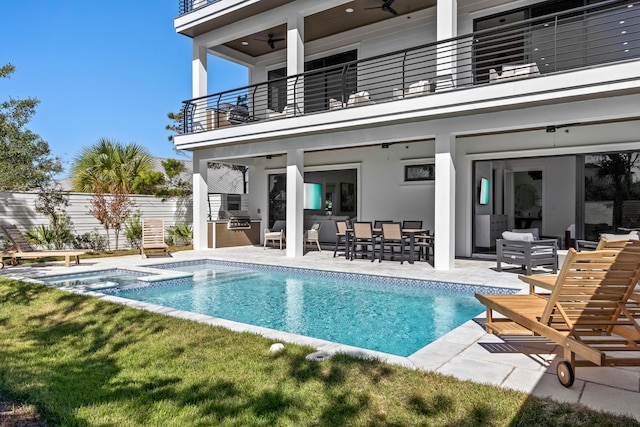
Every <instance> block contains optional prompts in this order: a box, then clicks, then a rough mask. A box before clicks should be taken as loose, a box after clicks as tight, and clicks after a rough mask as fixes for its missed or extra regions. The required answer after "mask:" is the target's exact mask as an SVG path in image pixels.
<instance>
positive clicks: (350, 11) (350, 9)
mask: <svg viewBox="0 0 640 427" xmlns="http://www.w3.org/2000/svg"><path fill="white" fill-rule="evenodd" d="M344 11H345V12H347V13H353V9H352V8H350V7H348V8H346V9H345V10H344Z"/></svg>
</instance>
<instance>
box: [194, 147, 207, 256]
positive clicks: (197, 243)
mask: <svg viewBox="0 0 640 427" xmlns="http://www.w3.org/2000/svg"><path fill="white" fill-rule="evenodd" d="M208 192H209V191H208V188H207V160H205V159H201V158H200V157H199V156H198V152H197V151H194V152H193V249H195V250H202V249H207V246H208V245H207V213H208V212H209V207H208V206H207V204H208V203H209V201H208V198H207V196H208Z"/></svg>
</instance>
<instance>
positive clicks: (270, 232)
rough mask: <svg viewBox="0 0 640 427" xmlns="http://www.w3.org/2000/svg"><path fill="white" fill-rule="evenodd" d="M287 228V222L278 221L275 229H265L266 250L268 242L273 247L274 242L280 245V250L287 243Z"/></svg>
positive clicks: (274, 225) (274, 226)
mask: <svg viewBox="0 0 640 427" xmlns="http://www.w3.org/2000/svg"><path fill="white" fill-rule="evenodd" d="M286 228H287V222H286V221H282V220H278V221H276V222H275V223H274V224H273V227H271V228H270V229H269V228H265V229H264V249H266V248H267V241H270V242H271V245H272V246H273V244H274V242H279V243H280V250H282V246H283V244H284V243H285V229H286Z"/></svg>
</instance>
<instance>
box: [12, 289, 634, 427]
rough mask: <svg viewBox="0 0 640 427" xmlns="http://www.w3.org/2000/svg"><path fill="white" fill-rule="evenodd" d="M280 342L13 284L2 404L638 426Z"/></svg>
mask: <svg viewBox="0 0 640 427" xmlns="http://www.w3.org/2000/svg"><path fill="white" fill-rule="evenodd" d="M272 343H273V341H271V340H268V339H265V338H262V337H259V336H256V335H251V334H240V333H235V332H230V331H227V330H225V329H222V328H217V327H211V326H207V325H202V324H197V323H193V322H189V321H185V320H180V319H175V318H170V317H165V316H161V315H157V314H152V313H147V312H142V311H137V310H134V309H131V308H127V307H124V306H119V305H116V304H111V303H108V302H104V301H99V300H97V299H94V298H89V297H84V296H80V295H75V294H70V293H64V292H61V291H58V290H55V289H50V288H47V287H45V286H40V285H34V284H29V283H24V282H19V281H14V280H7V279H2V278H0V395H4V397H7V398H11V399H14V400H16V401H20V402H23V403H27V404H34V405H35V407H36V408H37V410H38V412H39V413H40V414H42V416H43V417H44V418H45V421H46V422H47V423H48V425H65V426H66V425H71V426H73V425H91V426H141V425H153V426H218V425H222V426H387V425H392V426H409V425H421V426H422V425H424V426H481V425H492V426H493V425H495V426H529V425H536V426H544V425H548V426H558V425H590V426H605V425H616V426H627V425H629V426H630V425H638V423H636V422H635V421H633V420H630V419H627V418H623V417H614V416H611V415H604V414H600V413H597V412H594V411H590V410H588V409H585V408H584V407H580V406H577V405H568V404H559V403H553V402H551V401H546V400H541V399H537V398H532V397H529V396H527V395H525V394H522V393H516V392H511V391H506V390H502V389H498V388H495V387H491V386H482V385H477V384H474V383H471V382H461V381H457V380H455V379H453V378H449V377H444V376H440V375H437V374H432V373H426V372H420V371H413V370H409V369H404V368H400V367H397V366H390V365H386V364H383V363H380V362H377V361H365V360H360V359H353V358H350V357H347V356H336V357H334V358H332V359H329V360H326V361H323V362H310V361H307V360H305V356H306V355H307V354H308V353H311V352H312V351H314V350H313V349H311V348H308V347H299V346H294V345H286V350H285V351H284V352H282V353H279V354H276V355H272V354H270V353H269V351H268V350H269V346H270V345H271V344H272ZM558 387H560V385H558ZM0 421H1V420H0Z"/></svg>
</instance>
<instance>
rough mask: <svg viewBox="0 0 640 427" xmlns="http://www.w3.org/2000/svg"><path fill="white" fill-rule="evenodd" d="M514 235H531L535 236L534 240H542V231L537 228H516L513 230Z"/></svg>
mask: <svg viewBox="0 0 640 427" xmlns="http://www.w3.org/2000/svg"><path fill="white" fill-rule="evenodd" d="M511 231H513V232H514V233H531V234H533V238H534V239H536V240H537V239H539V238H540V231H538V228H537V227H534V228H514V229H513V230H511Z"/></svg>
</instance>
